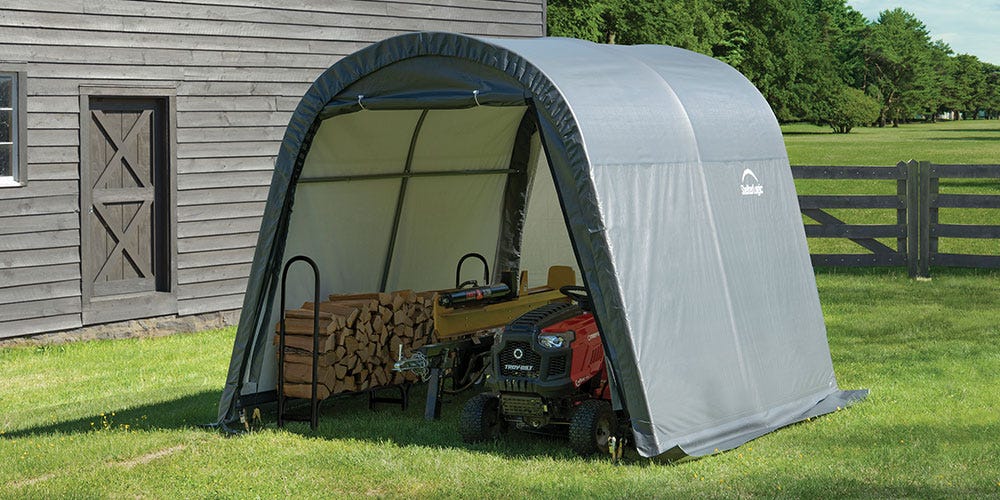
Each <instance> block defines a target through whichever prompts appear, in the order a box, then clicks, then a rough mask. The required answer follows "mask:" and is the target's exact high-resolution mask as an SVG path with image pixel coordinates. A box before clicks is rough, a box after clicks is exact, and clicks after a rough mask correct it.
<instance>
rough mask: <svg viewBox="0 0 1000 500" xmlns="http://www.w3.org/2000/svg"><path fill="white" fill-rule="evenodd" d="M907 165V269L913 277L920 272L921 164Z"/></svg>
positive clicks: (911, 162)
mask: <svg viewBox="0 0 1000 500" xmlns="http://www.w3.org/2000/svg"><path fill="white" fill-rule="evenodd" d="M900 165H901V166H902V165H905V166H906V271H907V273H908V274H909V275H910V277H911V278H916V277H917V276H918V275H919V273H920V267H919V261H920V257H919V254H920V251H919V249H920V246H919V245H920V240H919V229H920V189H919V180H920V165H919V164H918V163H917V162H916V161H914V160H910V161H909V162H906V163H905V164H904V163H903V162H900Z"/></svg>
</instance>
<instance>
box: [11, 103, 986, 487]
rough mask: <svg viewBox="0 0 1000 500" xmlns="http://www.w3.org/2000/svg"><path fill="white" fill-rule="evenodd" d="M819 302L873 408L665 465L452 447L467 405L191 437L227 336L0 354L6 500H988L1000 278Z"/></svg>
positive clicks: (943, 278)
mask: <svg viewBox="0 0 1000 500" xmlns="http://www.w3.org/2000/svg"><path fill="white" fill-rule="evenodd" d="M968 123H973V122H968ZM975 123H976V124H977V125H979V124H984V123H988V122H975ZM993 123H996V122H993ZM962 125H963V126H965V125H966V124H962ZM947 126H949V127H951V126H955V125H953V124H947ZM798 127H801V126H798ZM984 127H985V126H984ZM984 129H985V128H984ZM816 130H819V129H816ZM864 130H868V129H864ZM904 130H905V129H904ZM928 130H929V129H928ZM877 132H878V133H879V134H889V133H891V132H892V129H888V130H887V131H886V130H879V131H877ZM901 132H902V131H900V133H901ZM992 133H993V134H997V133H998V132H992ZM815 135H817V136H819V135H820V134H815ZM829 135H830V136H831V137H834V139H833V140H834V141H849V140H850V139H851V138H852V136H854V134H851V135H850V136H833V134H829ZM806 136H807V135H806V134H803V135H801V136H800V135H791V136H789V137H788V147H789V151H790V154H791V155H792V158H793V163H801V164H804V163H811V164H822V163H830V164H850V163H860V164H879V163H886V162H878V161H871V162H869V161H862V162H856V161H850V159H849V158H847V157H842V158H843V159H841V160H839V161H838V160H837V158H833V159H829V161H826V160H824V161H818V160H817V161H805V160H803V159H801V158H800V159H798V160H796V155H798V154H800V153H798V152H796V151H798V150H797V149H796V148H797V147H798V146H797V145H796V143H795V141H797V140H799V138H800V137H806ZM858 137H861V136H860V135H859V136H858ZM808 138H810V139H811V138H812V134H809V135H808ZM886 142H891V141H886ZM926 142H927V143H930V144H932V145H933V144H936V143H932V142H931V141H926ZM970 142H973V141H970ZM916 144H918V145H919V144H921V142H919V141H918V142H916ZM976 144H978V143H976ZM809 147H811V146H809ZM833 147H837V146H833ZM930 147H931V146H928V148H930ZM935 147H936V146H935ZM993 148H996V146H993ZM911 149H912V148H911ZM914 157H916V158H928V159H931V160H934V158H931V157H929V156H923V155H914ZM948 161H949V162H954V163H981V162H996V160H992V161H991V160H987V159H986V158H985V157H979V158H970V159H968V160H964V159H952V160H948ZM893 163H894V161H893ZM817 284H818V287H819V292H820V300H821V302H822V304H823V310H824V314H825V318H826V323H827V328H828V336H829V342H830V348H831V353H832V356H833V362H834V366H835V368H836V371H837V376H838V380H839V383H840V385H841V387H843V388H852V389H853V388H869V389H871V391H872V393H871V395H870V396H869V398H868V399H867V400H866V401H864V402H862V403H860V404H857V405H855V406H853V407H851V408H848V409H846V410H843V411H839V412H836V413H834V414H831V415H827V416H824V417H820V418H817V419H813V420H812V421H809V422H805V423H802V424H798V425H794V426H791V427H788V428H785V429H781V430H779V431H777V432H775V433H772V434H769V435H767V436H764V437H762V438H759V439H757V440H754V441H752V442H750V443H748V444H746V445H744V446H741V447H739V448H737V449H735V450H732V451H729V452H726V453H721V454H717V455H714V456H710V457H705V458H702V459H699V460H694V461H689V462H683V463H679V464H674V465H663V464H658V463H651V462H650V461H648V460H644V459H639V458H637V457H634V456H632V457H627V458H626V460H624V461H623V462H622V463H621V464H613V463H611V462H610V461H609V460H607V459H605V458H589V459H581V458H578V457H576V456H574V455H573V454H572V452H571V451H570V450H569V449H568V446H567V444H566V443H565V442H564V441H562V440H560V439H557V438H547V437H540V436H535V435H527V434H519V433H513V434H510V435H508V436H507V437H506V438H504V439H502V440H500V441H498V442H495V443H489V444H483V445H475V446H471V445H466V444H464V443H462V442H461V440H460V439H459V437H458V434H457V431H456V428H457V419H456V415H457V413H458V411H459V409H460V408H461V404H462V402H463V400H464V399H466V398H467V397H468V396H470V395H471V394H466V395H463V396H461V397H459V398H458V399H456V400H452V401H450V402H448V403H446V405H445V408H444V418H443V419H442V420H440V421H435V422H425V421H424V420H423V417H422V413H423V405H422V400H421V398H422V396H423V393H422V390H420V389H418V390H415V393H414V395H413V396H414V400H415V401H416V403H415V404H414V405H413V406H412V407H411V408H410V409H409V410H408V411H407V412H405V413H404V412H401V411H400V410H399V409H398V408H391V407H388V406H384V407H382V408H381V409H379V410H378V411H376V412H371V411H369V410H368V409H367V401H366V400H364V399H361V398H347V399H338V400H334V401H331V402H329V403H328V404H326V405H325V406H324V412H323V417H322V418H321V426H320V429H319V431H318V432H316V433H312V432H310V431H309V429H308V426H307V425H304V424H297V423H296V424H290V425H289V426H288V427H287V428H286V429H280V430H279V429H277V428H275V426H274V424H273V416H270V415H267V414H265V420H266V421H267V425H265V427H264V429H263V430H260V431H258V432H254V433H251V434H247V435H244V436H240V437H235V438H226V437H223V436H222V435H220V434H219V433H217V432H215V431H213V430H209V429H203V428H200V427H198V424H202V423H208V422H213V421H214V420H215V415H216V405H217V402H218V398H219V394H220V390H221V387H222V385H223V383H224V380H225V376H226V370H227V368H228V363H229V354H230V351H231V348H232V339H233V334H234V331H233V329H226V330H218V331H211V332H202V333H194V334H183V335H176V336H172V337H167V338H158V339H132V340H117V341H98V342H82V343H75V344H67V345H58V346H47V347H33V346H29V347H18V348H6V349H0V380H2V381H3V384H2V385H0V433H2V435H0V498H22V497H28V498H50V497H115V498H118V497H129V498H134V497H149V498H181V497H194V498H255V497H262V498H269V497H304V498H330V497H336V496H349V497H358V496H390V497H427V496H434V497H439V496H459V497H476V498H479V497H488V498H501V497H514V498H524V497H532V498H539V497H555V498H581V497H584V498H590V497H615V498H623V497H710V498H734V497H739V498H746V497H767V498H771V497H818V498H840V497H937V498H951V497H956V496H961V497H977V498H981V497H1000V411H998V410H1000V348H998V347H997V346H998V345H1000V273H997V272H990V271H969V270H947V269H941V270H937V269H936V270H935V271H934V278H933V279H932V280H930V281H914V280H910V279H908V278H906V276H905V272H903V271H902V270H897V269H891V270H861V271H857V270H821V271H820V272H819V273H818V274H817Z"/></svg>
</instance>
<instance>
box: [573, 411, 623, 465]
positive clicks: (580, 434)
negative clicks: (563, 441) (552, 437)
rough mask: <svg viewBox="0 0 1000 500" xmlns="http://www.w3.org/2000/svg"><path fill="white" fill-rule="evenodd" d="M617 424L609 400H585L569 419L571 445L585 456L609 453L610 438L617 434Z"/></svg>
mask: <svg viewBox="0 0 1000 500" xmlns="http://www.w3.org/2000/svg"><path fill="white" fill-rule="evenodd" d="M617 424H618V419H617V418H615V412H614V410H612V409H611V403H610V402H609V401H605V400H603V399H589V400H587V401H584V402H583V403H580V406H577V407H576V410H575V411H574V412H573V416H572V418H571V419H570V421H569V444H570V447H572V448H573V451H575V452H577V453H578V454H580V455H583V456H588V455H593V454H594V453H600V454H607V453H609V451H608V439H609V438H610V437H611V436H614V435H615V431H616V428H617Z"/></svg>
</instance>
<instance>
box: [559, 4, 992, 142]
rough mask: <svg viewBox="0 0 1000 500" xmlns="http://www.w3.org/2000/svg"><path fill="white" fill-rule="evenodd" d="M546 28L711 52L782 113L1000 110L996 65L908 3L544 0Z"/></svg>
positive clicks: (800, 116)
mask: <svg viewBox="0 0 1000 500" xmlns="http://www.w3.org/2000/svg"><path fill="white" fill-rule="evenodd" d="M548 29H549V35H550V36H567V37H574V38H582V39H585V40H591V41H595V42H601V43H614V44H627V45H632V44H663V45H672V46H675V47H682V48H685V49H689V50H693V51H696V52H700V53H702V54H706V55H709V56H712V57H715V58H717V59H719V60H722V61H724V62H726V63H728V64H729V65H731V66H733V67H735V68H736V69H737V70H739V71H740V72H741V73H743V74H744V75H745V76H746V77H747V78H749V79H750V81H752V82H753V83H754V85H756V86H757V88H758V89H759V90H760V92H761V93H762V94H763V95H764V97H765V98H766V99H767V101H768V103H770V105H771V108H772V109H773V110H774V113H775V115H776V116H777V117H778V119H779V120H781V121H784V122H788V121H809V122H813V123H817V124H823V125H829V126H830V127H831V128H833V130H834V131H835V132H839V133H847V132H850V131H851V128H853V127H855V126H860V125H878V126H886V125H892V126H896V125H898V124H899V123H903V122H908V121H913V120H928V121H934V120H936V119H937V117H938V116H939V115H942V114H948V115H949V116H950V117H952V118H958V117H964V118H966V119H968V118H972V119H975V118H979V117H985V118H998V117H1000V66H996V65H993V64H989V63H986V62H984V61H980V60H979V59H978V58H977V57H976V56H974V55H969V54H955V53H954V51H952V50H951V48H950V47H949V46H948V44H946V43H944V42H943V41H940V40H932V39H931V36H930V33H929V32H928V30H927V27H926V26H925V25H924V23H923V22H921V21H920V19H918V18H917V17H916V16H914V15H913V14H911V13H909V12H907V11H905V10H903V9H901V8H896V9H893V10H886V11H883V12H882V13H881V14H879V16H878V19H876V20H874V21H868V20H867V19H865V17H864V16H863V15H862V14H861V13H860V12H858V11H857V10H855V9H853V8H852V7H851V6H849V5H847V3H846V0H753V1H751V0H671V1H663V0H549V2H548Z"/></svg>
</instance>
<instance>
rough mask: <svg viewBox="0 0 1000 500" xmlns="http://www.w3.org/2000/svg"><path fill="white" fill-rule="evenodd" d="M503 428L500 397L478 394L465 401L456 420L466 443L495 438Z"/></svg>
mask: <svg viewBox="0 0 1000 500" xmlns="http://www.w3.org/2000/svg"><path fill="white" fill-rule="evenodd" d="M504 430H505V422H504V421H503V419H502V418H501V417H500V398H498V397H496V396H494V395H491V394H478V395H476V396H474V397H473V398H472V399H470V400H469V401H468V402H467V403H465V408H462V416H461V418H460V419H459V421H458V432H459V434H461V435H462V441H465V442H466V443H481V442H483V441H489V440H490V439H495V438H496V437H498V436H499V435H500V433H502V432H503V431H504Z"/></svg>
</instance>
